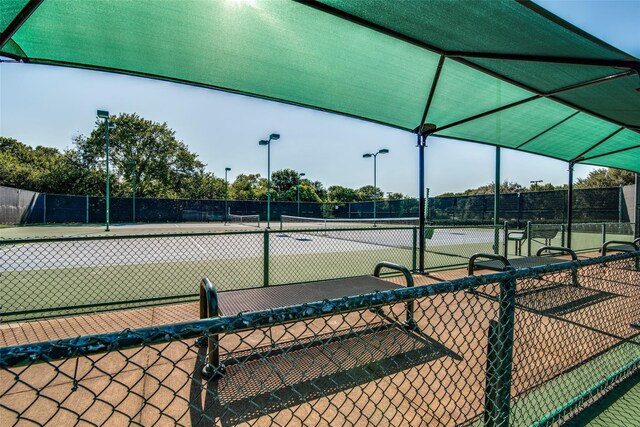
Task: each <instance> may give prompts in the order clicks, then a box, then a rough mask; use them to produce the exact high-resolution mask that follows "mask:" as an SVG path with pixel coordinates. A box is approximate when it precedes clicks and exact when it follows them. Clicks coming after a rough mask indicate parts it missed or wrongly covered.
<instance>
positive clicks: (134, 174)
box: [130, 160, 137, 224]
mask: <svg viewBox="0 0 640 427" xmlns="http://www.w3.org/2000/svg"><path fill="white" fill-rule="evenodd" d="M130 163H131V179H132V190H133V223H134V224H135V222H136V175H137V173H136V161H135V160H131V162H130Z"/></svg>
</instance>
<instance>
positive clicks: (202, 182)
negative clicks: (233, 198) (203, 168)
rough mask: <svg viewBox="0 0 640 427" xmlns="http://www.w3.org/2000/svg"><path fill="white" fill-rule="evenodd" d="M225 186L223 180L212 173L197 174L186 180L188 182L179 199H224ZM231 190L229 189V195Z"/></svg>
mask: <svg viewBox="0 0 640 427" xmlns="http://www.w3.org/2000/svg"><path fill="white" fill-rule="evenodd" d="M225 194H226V186H225V181H224V179H223V178H218V177H217V176H215V175H214V174H212V173H209V172H205V173H197V174H195V175H193V176H191V177H189V178H188V182H187V185H186V187H185V188H184V191H183V192H182V194H181V195H180V197H183V198H186V199H224V198H225ZM230 194H231V189H229V195H230Z"/></svg>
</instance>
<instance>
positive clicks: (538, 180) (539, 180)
mask: <svg viewBox="0 0 640 427" xmlns="http://www.w3.org/2000/svg"><path fill="white" fill-rule="evenodd" d="M529 182H530V183H531V190H532V191H533V189H534V188H535V189H536V190H537V189H538V183H539V182H542V180H541V179H536V180H533V181H529Z"/></svg>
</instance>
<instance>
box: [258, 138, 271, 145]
mask: <svg viewBox="0 0 640 427" xmlns="http://www.w3.org/2000/svg"><path fill="white" fill-rule="evenodd" d="M258 144H259V145H269V141H267V140H265V139H263V140H261V141H260V142H258Z"/></svg>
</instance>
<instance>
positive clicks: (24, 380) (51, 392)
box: [0, 252, 640, 426]
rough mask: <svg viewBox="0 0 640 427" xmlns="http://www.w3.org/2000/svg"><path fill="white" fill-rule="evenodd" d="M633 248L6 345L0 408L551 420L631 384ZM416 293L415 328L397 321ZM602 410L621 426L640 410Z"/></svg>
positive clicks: (121, 416) (282, 418)
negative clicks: (217, 363)
mask: <svg viewBox="0 0 640 427" xmlns="http://www.w3.org/2000/svg"><path fill="white" fill-rule="evenodd" d="M638 257H640V253H639V252H630V253H622V254H617V255H611V256H607V257H600V258H593V259H586V260H578V261H567V262H565V263H559V264H554V265H549V266H542V267H535V268H529V269H523V270H517V271H516V270H510V271H507V272H503V273H496V274H490V275H483V276H469V277H464V278H461V279H457V280H453V281H450V282H440V283H435V284H431V285H423V286H415V287H407V288H401V289H395V290H389V291H383V292H374V293H370V294H365V295H357V296H352V297H345V298H340V299H334V300H325V301H318V302H313V303H307V304H303V305H298V306H289V307H279V308H273V309H271V310H265V311H259V312H248V313H240V314H238V315H234V316H226V317H214V318H211V319H205V320H200V321H190V322H185V323H177V324H169V325H164V326H157V327H148V328H141V329H135V330H124V331H122V332H117V333H109V334H102V335H90V336H81V337H78V338H70V339H62V340H58V341H50V342H41V343H29V344H27V345H18V346H13V347H3V348H0V416H1V417H2V420H3V424H6V425H13V424H18V423H20V422H27V421H29V422H32V423H35V424H51V425H59V424H68V423H77V422H86V423H90V424H97V425H102V424H105V423H112V424H117V423H121V424H134V425H145V426H147V425H154V424H167V423H171V424H179V425H199V424H207V425H235V424H240V423H248V424H260V425H262V424H275V425H291V424H302V425H309V424H313V425H318V424H327V425H338V424H339V425H380V424H389V425H485V426H503V425H514V426H529V425H557V424H561V423H563V422H565V421H567V420H570V419H575V418H576V417H580V416H581V414H583V413H584V411H586V410H589V408H591V404H592V403H594V402H596V403H598V404H602V402H605V401H606V399H607V397H608V396H609V395H610V394H611V392H614V393H616V392H620V390H623V389H624V387H627V388H628V383H629V381H634V378H635V379H637V374H638V371H639V367H640V340H639V339H638V337H639V334H640V329H636V328H634V327H633V326H632V323H633V322H634V321H637V319H638V318H639V317H640V286H638V285H639V283H640V280H639V275H640V272H638V271H635V270H634V268H633V266H634V265H635V259H636V258H638ZM574 270H577V274H578V278H579V281H580V286H575V285H574V284H572V282H571V279H570V277H571V272H572V271H574ZM211 278H212V280H216V278H215V274H213V275H211ZM193 286H194V290H195V289H197V282H196V283H194V284H193ZM471 290H474V292H470V291H471ZM408 302H412V303H413V319H414V320H415V322H416V325H417V328H416V329H411V328H404V327H402V325H403V323H404V317H403V315H404V314H405V312H406V311H405V305H406V303H408ZM123 326H124V325H123ZM212 335H217V336H219V339H218V341H217V344H216V345H217V348H216V349H214V350H217V351H219V353H220V358H221V365H224V366H225V369H224V371H221V372H219V375H214V376H213V378H212V379H211V380H206V379H205V378H203V377H202V375H201V370H202V368H203V367H204V364H205V363H206V359H207V350H206V349H204V348H202V347H200V346H198V345H197V343H196V339H200V338H207V337H209V336H212ZM210 351H211V349H210ZM623 391H624V390H623ZM624 396H626V395H624V394H623V399H624V398H625V397H624ZM618 401H619V399H618ZM606 415H607V416H608V417H609V419H611V418H613V419H614V420H615V421H616V422H617V423H619V424H625V425H626V424H628V425H630V424H629V422H632V420H633V417H634V416H636V414H630V413H625V412H624V411H622V412H620V411H618V412H617V413H616V412H615V411H607V413H606ZM627 421H628V422H627Z"/></svg>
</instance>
